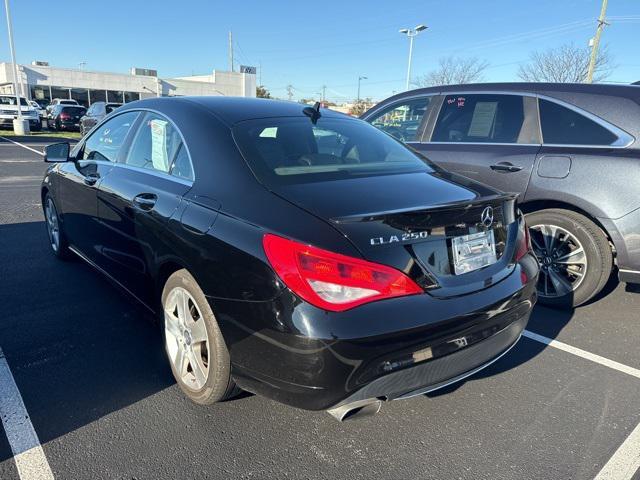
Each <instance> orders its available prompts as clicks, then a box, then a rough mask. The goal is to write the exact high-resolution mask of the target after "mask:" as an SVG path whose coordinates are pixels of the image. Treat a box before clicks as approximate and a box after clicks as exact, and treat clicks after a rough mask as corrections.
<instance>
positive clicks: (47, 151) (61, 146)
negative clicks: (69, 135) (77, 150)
mask: <svg viewBox="0 0 640 480" xmlns="http://www.w3.org/2000/svg"><path fill="white" fill-rule="evenodd" d="M70 151H71V145H69V143H68V142H61V143H54V144H52V145H47V146H46V147H45V148H44V161H45V162H49V163H58V162H68V161H69V152H70Z"/></svg>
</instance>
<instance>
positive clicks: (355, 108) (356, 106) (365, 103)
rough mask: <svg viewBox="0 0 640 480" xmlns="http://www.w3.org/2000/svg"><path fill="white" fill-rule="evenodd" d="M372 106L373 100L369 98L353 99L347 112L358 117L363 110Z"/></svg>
mask: <svg viewBox="0 0 640 480" xmlns="http://www.w3.org/2000/svg"><path fill="white" fill-rule="evenodd" d="M372 106H373V101H372V100H371V99H370V98H368V97H367V98H365V99H362V98H361V99H360V100H355V101H354V102H353V105H351V108H350V109H349V114H351V115H353V116H355V117H359V116H360V115H362V114H363V113H364V112H366V111H367V110H369V109H370V108H371V107H372Z"/></svg>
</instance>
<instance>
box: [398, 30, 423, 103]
mask: <svg viewBox="0 0 640 480" xmlns="http://www.w3.org/2000/svg"><path fill="white" fill-rule="evenodd" d="M426 29H427V26H426V25H418V26H416V28H403V29H401V30H400V33H404V34H405V35H406V36H407V37H409V64H408V65H407V85H406V87H405V90H409V84H410V82H411V58H412V56H413V37H415V36H417V35H418V34H419V33H420V32H422V31H424V30H426Z"/></svg>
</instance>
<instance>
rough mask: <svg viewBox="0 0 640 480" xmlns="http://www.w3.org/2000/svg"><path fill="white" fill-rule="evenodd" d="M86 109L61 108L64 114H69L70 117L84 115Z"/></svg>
mask: <svg viewBox="0 0 640 480" xmlns="http://www.w3.org/2000/svg"><path fill="white" fill-rule="evenodd" d="M86 110H87V109H86V108H84V107H63V108H62V111H63V112H65V113H69V114H71V115H84V113H85V112H86Z"/></svg>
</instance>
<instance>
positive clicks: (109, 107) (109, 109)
mask: <svg viewBox="0 0 640 480" xmlns="http://www.w3.org/2000/svg"><path fill="white" fill-rule="evenodd" d="M120 106H121V105H120V104H119V103H107V104H106V105H105V106H104V109H105V112H106V113H111V112H113V111H114V110H115V109H116V108H118V107H120Z"/></svg>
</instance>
